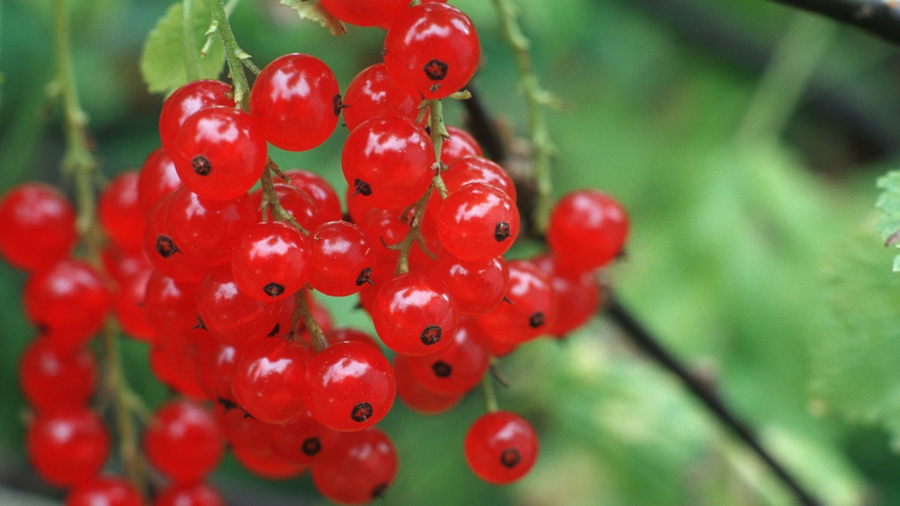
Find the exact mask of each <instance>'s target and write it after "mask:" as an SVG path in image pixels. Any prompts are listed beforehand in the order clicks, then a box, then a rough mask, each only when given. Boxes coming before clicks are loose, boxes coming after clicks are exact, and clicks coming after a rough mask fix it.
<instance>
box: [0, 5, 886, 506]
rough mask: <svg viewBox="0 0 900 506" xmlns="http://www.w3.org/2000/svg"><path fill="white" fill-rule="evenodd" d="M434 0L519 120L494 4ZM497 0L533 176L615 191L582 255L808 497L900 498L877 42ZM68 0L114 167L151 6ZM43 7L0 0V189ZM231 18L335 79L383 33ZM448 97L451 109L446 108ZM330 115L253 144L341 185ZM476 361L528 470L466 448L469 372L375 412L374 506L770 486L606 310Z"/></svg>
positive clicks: (83, 72)
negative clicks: (540, 168)
mask: <svg viewBox="0 0 900 506" xmlns="http://www.w3.org/2000/svg"><path fill="white" fill-rule="evenodd" d="M451 3H453V4H454V5H457V6H458V7H459V8H460V9H462V10H463V11H465V12H466V13H467V14H469V15H470V16H471V17H472V18H473V20H474V22H475V25H476V26H477V28H478V30H479V34H480V37H481V41H482V48H483V51H484V53H483V57H482V68H481V70H480V71H479V73H478V75H477V76H476V78H475V80H474V81H473V85H474V86H476V87H477V89H478V91H479V93H480V95H481V97H482V99H483V101H484V102H485V104H486V105H487V107H488V109H489V110H490V111H492V112H493V114H494V115H495V116H496V117H497V119H498V120H499V121H501V122H503V124H505V125H507V126H508V127H509V128H510V129H512V130H514V131H515V132H516V133H517V134H518V135H521V136H525V135H526V134H527V132H526V127H527V121H526V117H525V111H524V107H523V106H524V102H523V99H522V97H521V95H520V94H518V93H516V90H517V86H516V81H517V74H516V68H515V65H514V61H513V59H512V56H511V53H510V51H509V50H508V47H507V45H506V43H505V41H504V40H503V39H502V37H501V36H500V31H499V29H498V23H497V17H496V13H495V12H494V10H493V6H492V3H491V2H487V1H484V0H452V1H451ZM518 3H519V4H521V7H522V12H521V14H522V17H521V23H522V25H523V28H524V30H525V32H526V34H527V35H528V36H529V37H530V39H531V41H532V46H531V49H532V52H533V55H534V58H535V63H536V68H537V73H538V75H539V76H540V79H541V81H542V83H543V84H544V86H545V87H546V88H547V89H549V90H550V91H552V92H553V93H554V94H555V95H556V96H557V97H558V98H559V99H561V101H562V102H563V103H564V107H563V108H562V109H560V110H554V111H549V112H548V116H549V120H550V128H551V136H552V138H553V140H554V141H555V143H556V146H557V148H558V153H557V156H556V158H555V160H554V163H553V166H554V171H555V173H554V182H555V192H556V193H557V194H558V195H561V194H563V193H564V192H566V191H569V190H572V189H575V188H579V187H595V188H601V189H603V190H606V191H608V192H610V193H612V194H613V195H615V196H616V197H617V198H619V200H621V201H622V202H623V203H624V204H625V205H626V207H627V208H628V209H629V211H630V213H631V217H632V236H631V239H630V242H629V244H628V247H627V257H626V258H625V259H624V260H623V261H622V262H620V263H619V264H618V265H616V266H615V267H613V268H612V269H610V270H609V272H608V273H606V276H607V278H608V279H609V280H610V283H611V284H613V285H614V286H615V287H616V288H617V290H618V293H619V295H620V296H621V298H622V299H623V300H624V301H625V303H627V304H628V305H629V306H631V307H632V308H633V309H634V311H635V313H636V314H638V315H639V316H640V317H641V319H642V320H643V321H644V322H645V323H646V324H647V325H648V326H649V327H650V328H651V329H652V330H653V331H654V332H655V333H656V334H658V336H660V339H661V340H662V341H663V342H664V343H665V344H666V345H667V346H669V347H670V348H671V349H673V350H674V351H675V352H676V353H677V354H678V355H679V356H680V357H682V358H683V359H684V360H685V361H686V363H687V364H688V365H690V366H691V368H692V369H693V370H694V371H695V372H696V373H698V374H700V375H701V376H703V377H704V378H706V379H707V380H708V381H709V383H710V385H712V387H713V388H714V389H716V390H717V391H718V392H719V393H720V394H721V396H722V397H724V398H725V399H726V400H728V401H729V402H730V403H731V404H732V405H733V406H734V408H735V410H736V411H737V412H739V413H741V414H742V415H743V416H745V417H746V418H747V419H748V420H749V421H750V422H752V424H753V426H754V427H755V428H757V430H758V433H759V437H760V439H761V440H762V441H763V443H764V444H766V445H768V447H770V448H771V450H772V452H773V453H774V454H776V455H777V456H778V457H779V458H780V459H781V460H783V461H784V462H785V463H786V464H787V466H788V467H789V468H790V470H791V471H792V472H793V473H794V474H795V475H797V476H798V478H799V479H800V481H801V482H802V483H804V484H805V485H806V486H807V487H808V488H809V489H811V490H812V491H814V492H815V493H816V494H817V495H818V496H819V497H820V498H821V499H822V500H823V501H824V502H825V503H826V504H833V505H868V504H883V505H892V504H900V457H898V455H897V454H896V452H895V450H896V449H900V445H898V442H900V439H898V438H897V437H896V436H897V435H898V434H900V432H898V431H900V367H898V364H900V281H898V278H897V276H898V275H897V274H892V273H891V257H892V251H891V250H889V249H886V248H884V247H883V246H882V244H883V243H882V238H881V237H879V236H878V235H877V234H876V233H875V221H876V220H877V218H878V213H877V211H876V210H875V209H874V207H873V203H874V201H875V199H876V196H877V189H876V185H875V183H876V180H877V178H878V177H879V176H881V175H882V174H884V173H885V172H886V171H887V170H889V169H891V168H892V167H895V166H896V165H897V162H898V157H900V55H898V52H897V50H896V49H895V48H893V47H890V46H888V45H887V44H885V43H882V42H880V41H879V40H876V39H873V38H871V37H869V36H867V35H865V34H862V33H860V32H858V31H856V30H854V29H851V28H844V27H840V26H838V25H836V24H834V23H832V22H830V21H827V20H822V19H818V18H815V17H812V16H810V15H806V14H798V13H796V12H794V11H791V10H790V9H787V8H785V7H783V6H781V5H778V4H774V3H770V2H766V1H763V0H731V1H729V2H719V1H715V0H629V1H621V0H605V1H600V0H567V1H563V2H560V1H552V0H527V1H521V2H518ZM72 4H73V13H72V15H73V27H74V31H75V32H74V38H75V42H74V44H75V66H76V69H75V72H76V75H77V79H78V82H79V88H80V91H81V94H82V101H83V106H84V108H85V109H86V110H87V112H88V114H89V115H90V120H91V128H92V131H93V134H94V136H95V139H96V152H97V154H98V156H99V157H100V159H101V161H102V170H103V172H104V174H106V175H107V176H111V175H114V174H115V173H117V172H119V171H122V170H127V169H134V168H138V167H140V165H141V164H142V163H143V160H144V158H145V157H146V155H147V154H148V153H149V152H150V151H151V150H152V149H154V148H155V147H157V146H158V144H159V138H158V133H157V130H156V127H157V119H158V114H159V110H160V106H161V103H162V100H163V98H164V97H163V96H162V95H160V94H149V93H148V92H147V87H146V85H145V84H144V83H143V81H142V79H141V75H140V71H139V65H138V62H139V59H140V54H141V50H142V45H143V42H144V40H145V38H146V36H147V34H148V33H149V31H150V30H151V29H152V28H153V26H154V25H155V23H156V21H157V19H159V18H160V17H161V16H162V15H163V14H164V13H165V11H166V10H167V9H168V7H169V6H170V4H171V2H168V1H162V0H75V1H73V2H72ZM50 9H51V5H50V2H49V1H48V0H7V1H6V2H0V72H2V87H0V192H2V191H5V190H6V189H8V188H9V187H11V186H12V185H14V184H16V183H18V182H20V181H23V180H25V179H37V180H44V181H51V182H59V181H60V178H59V176H58V167H59V162H60V159H61V155H62V149H63V140H62V132H61V130H60V128H59V116H58V112H57V111H55V110H54V109H53V108H52V107H51V106H50V102H49V100H48V98H47V88H46V84H47V83H49V81H50V80H51V78H52V76H53V73H54V69H53V59H52V58H53V52H52V51H53V44H52V40H53V38H52V26H51V20H50ZM232 25H233V28H234V30H235V34H236V36H237V39H238V41H239V43H240V45H241V46H242V47H243V49H245V50H246V51H248V52H249V53H251V54H252V55H253V58H254V61H255V62H256V63H257V64H258V65H259V66H260V67H262V66H263V65H265V64H266V63H268V62H269V61H271V60H272V59H274V58H276V57H277V56H280V55H282V54H285V53H289V52H306V53H310V54H313V55H315V56H317V57H318V58H320V59H322V60H324V61H325V62H326V63H327V64H328V65H330V66H331V68H332V69H333V70H334V72H335V74H336V76H337V78H338V81H339V82H340V83H341V87H342V89H343V88H345V87H346V85H347V83H349V82H350V80H351V79H352V78H353V76H354V75H355V74H356V73H357V72H358V71H359V70H361V69H362V68H364V67H366V66H368V65H370V64H372V63H375V62H377V61H379V59H380V50H381V42H382V39H383V32H382V31H381V30H379V29H374V28H372V29H363V28H357V27H350V30H349V33H347V34H346V35H344V36H341V37H332V36H331V35H330V34H329V33H328V32H327V31H326V30H323V29H322V28H320V27H319V26H318V25H316V24H314V23H310V22H301V21H300V20H299V19H298V17H297V15H296V13H295V12H294V11H292V10H290V9H289V8H287V7H283V6H280V5H278V2H277V1H275V0H244V1H242V2H241V3H240V4H239V6H238V7H237V9H236V11H235V12H234V14H233V15H232ZM447 109H448V123H449V124H454V125H460V126H462V125H463V124H464V121H465V114H464V110H463V108H462V106H461V105H460V104H457V103H454V104H450V105H448V106H447ZM346 135H347V132H346V128H338V131H337V132H336V133H335V134H334V135H333V136H332V138H331V139H330V140H329V141H328V142H327V143H326V144H325V145H323V146H322V147H320V148H318V149H316V150H314V151H312V152H307V153H299V154H292V153H284V152H276V153H275V154H273V158H275V160H276V161H277V162H278V163H279V165H280V166H281V167H283V168H293V167H300V168H305V169H309V170H314V171H316V172H318V173H320V174H322V175H323V176H324V177H326V178H327V179H328V180H329V181H331V182H332V183H333V184H334V185H335V186H336V188H338V189H339V193H341V192H342V190H343V188H344V187H345V183H344V181H343V178H342V175H341V171H340V147H341V145H342V142H343V140H344V139H345V138H346ZM63 185H64V187H65V185H66V182H63ZM66 188H67V189H70V188H68V187H66ZM532 246H533V245H532ZM526 251H527V252H531V251H533V247H532V248H530V249H529V245H527V244H526V245H524V246H523V249H522V250H521V251H514V252H513V254H512V256H517V255H521V254H525V253H526ZM0 279H2V283H0V406H2V407H0V504H4V505H5V504H10V505H26V504H30V503H32V502H34V504H45V503H47V504H54V503H58V501H59V497H61V495H60V493H59V491H55V490H53V489H51V488H48V487H46V486H44V485H41V483H40V481H39V480H38V479H37V478H36V477H35V476H34V475H33V474H32V473H31V471H29V468H28V464H27V461H26V459H25V456H24V453H23V449H22V445H23V442H22V441H23V425H22V422H21V420H22V416H23V410H24V402H23V400H22V397H21V394H20V392H19V390H18V386H17V379H16V375H17V360H18V356H19V354H20V353H21V350H22V349H23V347H24V346H25V344H26V343H27V342H28V341H29V339H31V338H32V335H33V333H34V331H33V330H32V329H31V328H29V326H28V324H27V323H26V322H25V320H24V318H23V316H22V306H21V301H20V290H21V287H22V284H23V282H24V275H23V274H22V273H19V272H17V271H14V270H13V269H11V268H10V267H8V266H6V265H0ZM326 303H327V304H328V305H329V307H330V308H331V309H332V312H333V315H334V317H335V320H336V321H337V322H339V323H340V324H347V325H357V326H361V327H363V328H369V329H370V328H371V327H370V323H367V322H366V318H365V315H364V314H363V313H362V312H361V311H358V310H355V309H354V303H355V301H352V300H327V301H326ZM123 349H124V352H125V353H126V360H127V366H126V370H127V371H128V380H129V381H130V382H131V384H133V385H134V386H135V389H136V390H137V391H139V392H140V393H141V394H142V395H144V396H145V397H146V398H147V399H148V402H150V403H151V404H152V405H155V404H157V403H159V402H161V401H162V400H163V399H165V398H166V396H167V392H166V390H165V388H163V387H162V386H160V385H159V384H158V383H156V382H155V380H154V379H153V377H152V375H151V374H150V372H149V370H148V366H147V361H146V352H147V350H146V348H145V346H144V345H142V344H140V343H133V342H126V343H125V344H124V345H123ZM501 368H502V371H503V373H504V375H506V376H507V377H508V379H509V380H510V383H511V387H510V388H508V389H503V390H502V391H500V404H501V406H502V407H503V408H504V409H510V410H514V411H517V412H519V413H521V414H523V415H524V416H525V417H526V418H528V419H529V420H530V421H532V423H533V424H534V425H535V426H536V428H537V430H538V431H539V435H540V441H541V456H540V458H539V460H538V463H537V465H536V467H535V468H534V470H533V471H532V473H531V474H530V475H529V476H528V477H527V478H526V479H524V480H523V481H521V482H520V483H518V484H516V485H513V486H508V487H503V488H498V487H492V486H490V485H486V484H484V483H482V482H480V481H479V480H478V479H476V478H475V477H474V476H473V475H472V474H471V473H470V471H469V470H468V468H467V467H466V464H465V461H464V458H463V455H462V440H463V436H464V434H465V431H466V428H467V427H468V425H469V424H470V423H471V422H472V421H473V420H474V419H475V418H476V417H477V416H478V415H479V414H480V413H481V412H482V409H483V408H482V401H481V397H480V393H479V392H473V393H472V394H471V395H470V396H469V397H468V398H467V399H466V400H465V401H464V402H463V403H462V404H461V405H460V406H459V407H458V408H457V409H455V410H454V411H452V412H450V413H448V414H445V415H441V416H438V417H434V418H425V417H421V416H418V415H415V414H412V413H411V412H409V411H408V410H407V409H406V408H405V407H403V406H402V405H401V404H400V403H398V404H397V405H396V407H395V409H394V410H393V411H392V412H391V414H390V415H389V416H388V417H387V418H386V419H385V421H384V422H383V424H382V425H383V427H384V428H385V430H387V431H388V432H389V433H390V434H391V436H392V437H393V438H394V439H395V442H396V444H397V448H398V451H399V453H400V459H401V468H400V472H399V475H398V477H397V480H396V482H395V484H394V486H393V487H392V488H391V489H390V491H389V492H388V494H387V497H386V498H385V499H384V500H383V501H384V504H387V505H393V504H397V505H413V504H434V505H444V504H446V505H458V504H468V505H471V506H475V505H482V504H483V505H550V504H552V505H597V504H603V505H661V506H666V505H684V504H691V505H748V506H749V505H769V504H772V505H780V504H792V501H791V497H790V496H789V495H788V494H787V492H786V491H785V489H784V488H782V486H781V485H780V484H779V483H778V482H776V481H775V480H774V479H773V477H772V476H771V474H770V473H769V471H768V470H767V469H766V468H764V467H763V466H762V465H761V464H760V462H759V461H758V460H757V458H756V456H755V455H752V454H750V453H749V452H748V451H747V450H746V448H744V447H742V446H741V445H740V444H739V443H737V442H736V441H735V440H734V439H733V438H732V437H731V436H730V435H729V434H727V433H725V432H724V431H723V430H722V429H721V428H720V426H718V425H717V423H716V422H715V421H714V420H713V419H712V418H711V417H710V416H709V414H708V413H707V412H706V411H705V410H704V409H703V408H702V407H701V406H700V405H699V404H698V403H697V401H696V400H695V399H693V398H692V397H690V396H689V395H687V394H686V393H685V391H684V390H682V388H681V387H680V386H679V385H678V384H677V383H676V382H675V381H674V380H673V379H672V378H671V377H670V376H669V375H668V374H667V373H665V372H662V371H660V370H659V369H658V368H657V367H656V366H655V365H654V364H651V363H649V362H647V361H646V360H645V359H643V358H642V357H641V356H640V354H639V353H637V352H636V351H635V350H634V349H633V348H632V347H631V346H630V345H629V342H628V340H627V339H626V338H624V337H623V336H622V335H620V334H619V333H618V330H617V329H616V328H615V327H614V326H612V325H611V324H610V323H609V322H607V321H605V320H604V319H603V318H598V319H597V320H595V321H594V322H592V323H591V324H590V325H588V326H587V327H586V328H584V329H583V330H582V331H579V332H578V333H576V334H573V335H571V336H569V337H568V338H567V339H565V340H563V341H561V342H556V341H552V342H551V341H548V340H542V341H536V342H533V343H531V344H529V345H528V346H525V347H523V348H522V349H521V350H520V351H518V352H517V353H516V354H515V355H513V356H511V357H509V358H504V359H503V360H502V362H501ZM112 465H115V462H113V463H112ZM212 481H213V483H215V484H216V485H217V486H219V487H220V488H221V489H222V490H223V492H224V493H225V494H226V495H227V496H228V497H229V500H230V502H229V504H231V503H233V504H239V505H244V504H247V505H250V504H255V505H258V504H267V505H268V504H271V505H276V506H277V505H280V504H293V505H296V504H320V503H323V502H324V501H323V500H322V499H320V498H319V497H318V495H317V493H316V492H315V490H314V489H313V487H312V485H311V482H310V480H309V478H308V476H306V477H302V478H299V479H295V480H290V481H287V482H280V483H273V482H267V481H263V480H259V479H255V478H254V477H252V476H251V475H249V474H248V473H246V472H244V471H243V470H242V469H241V468H240V467H239V466H238V465H237V464H236V463H235V462H233V461H232V460H226V462H225V463H224V464H223V465H222V466H221V467H220V468H219V471H218V472H217V473H216V474H215V475H214V476H213V478H212Z"/></svg>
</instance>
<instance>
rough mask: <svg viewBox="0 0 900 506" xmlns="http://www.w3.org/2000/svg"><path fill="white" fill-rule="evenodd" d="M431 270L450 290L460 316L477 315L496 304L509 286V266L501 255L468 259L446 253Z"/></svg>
mask: <svg viewBox="0 0 900 506" xmlns="http://www.w3.org/2000/svg"><path fill="white" fill-rule="evenodd" d="M431 272H432V274H434V275H435V276H437V277H438V279H440V280H441V281H443V283H444V284H445V285H447V289H448V290H450V295H451V296H452V297H453V300H454V302H456V309H457V310H458V311H459V315H460V316H478V315H481V314H484V313H487V312H488V311H490V310H491V309H493V308H495V307H497V304H500V301H501V300H503V296H504V295H506V290H507V289H508V288H509V266H508V265H507V263H506V259H504V258H503V257H502V256H498V257H496V258H491V259H490V260H487V261H484V262H467V261H465V260H460V259H458V258H456V257H455V256H453V255H451V254H449V253H446V252H444V253H443V254H441V255H440V256H439V257H438V259H437V261H435V262H434V265H433V266H432V267H431Z"/></svg>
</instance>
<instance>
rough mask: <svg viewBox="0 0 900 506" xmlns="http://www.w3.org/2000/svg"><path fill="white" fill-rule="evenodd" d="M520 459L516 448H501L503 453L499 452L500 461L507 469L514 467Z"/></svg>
mask: <svg viewBox="0 0 900 506" xmlns="http://www.w3.org/2000/svg"><path fill="white" fill-rule="evenodd" d="M520 460H522V457H520V456H519V452H518V450H516V449H514V448H509V449H507V450H503V453H501V454H500V463H501V464H503V467H506V468H507V469H509V468H512V467H515V465H516V464H518V463H519V461H520Z"/></svg>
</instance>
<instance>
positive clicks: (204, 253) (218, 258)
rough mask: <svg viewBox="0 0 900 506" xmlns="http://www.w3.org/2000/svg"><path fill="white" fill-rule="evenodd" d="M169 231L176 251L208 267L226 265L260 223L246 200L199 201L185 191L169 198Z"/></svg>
mask: <svg viewBox="0 0 900 506" xmlns="http://www.w3.org/2000/svg"><path fill="white" fill-rule="evenodd" d="M167 219H168V227H169V234H170V235H171V236H172V240H173V241H175V244H177V245H178V248H179V250H180V251H181V252H182V253H184V254H185V255H187V256H189V257H191V258H192V259H194V260H195V261H197V262H199V263H201V264H203V265H207V266H218V265H225V264H227V263H228V262H229V260H230V259H231V253H232V251H233V250H234V248H235V247H236V246H237V244H238V242H240V239H241V237H242V236H243V235H244V232H245V231H246V230H247V229H248V228H250V226H251V225H253V224H254V223H256V222H257V221H259V214H258V211H257V209H256V208H255V207H253V206H252V203H251V199H250V198H248V197H243V196H242V197H238V198H236V199H234V200H226V201H213V200H207V199H203V198H200V197H199V196H197V194H196V193H193V192H192V191H190V190H188V189H187V188H184V187H182V188H179V189H178V190H176V191H175V194H174V195H173V196H172V200H171V203H170V204H169V210H168V218H167Z"/></svg>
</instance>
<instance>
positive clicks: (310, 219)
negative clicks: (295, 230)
mask: <svg viewBox="0 0 900 506" xmlns="http://www.w3.org/2000/svg"><path fill="white" fill-rule="evenodd" d="M273 187H274V188H275V195H277V196H278V202H279V203H280V204H281V207H282V208H283V209H284V210H285V211H287V213H288V214H289V215H290V216H291V218H293V219H294V221H296V222H297V223H298V224H299V225H300V226H301V227H303V229H304V230H307V231H310V230H313V229H315V228H316V227H318V226H319V225H321V224H322V223H324V221H323V220H322V219H321V218H320V216H319V209H318V207H317V206H316V201H315V200H313V199H312V197H310V196H309V195H308V194H307V193H306V192H304V191H303V190H298V189H297V188H296V187H294V186H291V185H287V184H284V183H276V184H274V185H273ZM262 199H263V191H262V189H259V190H255V191H254V192H253V193H251V194H250V198H249V200H250V202H251V206H250V207H251V208H252V209H253V210H254V212H255V214H256V216H257V221H258V219H259V218H258V217H259V213H258V209H259V207H260V204H261V203H262ZM270 212H271V211H270Z"/></svg>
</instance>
